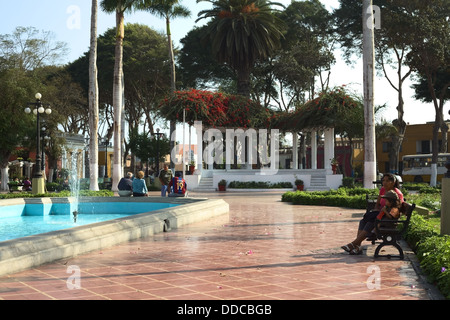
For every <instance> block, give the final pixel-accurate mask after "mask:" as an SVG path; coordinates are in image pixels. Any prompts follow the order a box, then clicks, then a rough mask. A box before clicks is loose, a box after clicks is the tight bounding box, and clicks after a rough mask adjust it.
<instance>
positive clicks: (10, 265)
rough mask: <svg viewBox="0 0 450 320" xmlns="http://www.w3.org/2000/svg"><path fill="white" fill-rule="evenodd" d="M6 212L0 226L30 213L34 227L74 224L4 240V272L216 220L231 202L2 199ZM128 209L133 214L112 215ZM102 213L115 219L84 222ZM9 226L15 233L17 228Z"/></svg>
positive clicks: (0, 246)
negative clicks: (75, 218) (191, 224)
mask: <svg viewBox="0 0 450 320" xmlns="http://www.w3.org/2000/svg"><path fill="white" fill-rule="evenodd" d="M74 203H76V207H74V206H73V204H74ZM67 208H69V211H67ZM74 208H75V210H77V211H78V212H79V214H78V216H77V222H74V221H73V216H72V215H71V214H70V213H71V212H72V213H73V211H75V210H74ZM143 210H144V211H143ZM150 210H152V211H150ZM2 212H3V214H2V215H3V217H2V218H0V228H1V225H2V221H7V220H8V219H19V220H21V219H23V220H25V219H28V218H32V219H31V220H32V221H31V222H30V223H27V227H32V228H34V227H35V226H37V225H38V223H37V221H39V224H40V223H41V222H42V223H44V222H45V224H46V225H47V226H46V227H47V228H48V225H57V226H58V227H60V226H61V225H65V224H68V227H67V228H64V229H61V228H58V230H51V229H45V230H44V233H40V232H41V231H39V232H38V233H35V234H31V235H28V236H21V235H18V236H19V238H15V239H9V240H4V241H0V276H2V275H5V274H9V273H14V272H19V271H22V270H26V269H29V268H32V267H36V266H39V265H42V264H45V263H49V262H53V261H56V260H60V259H69V258H71V257H74V256H76V255H78V254H82V253H86V252H89V251H93V250H99V249H104V248H107V247H110V246H113V245H116V244H119V243H122V242H126V241H131V240H135V239H139V238H143V237H148V236H151V235H153V234H156V233H159V232H164V231H168V230H170V229H175V228H177V227H180V226H182V225H186V224H190V223H194V222H198V221H203V220H207V219H211V218H214V217H216V216H219V215H222V214H227V213H228V212H229V206H228V203H226V202H225V201H223V200H222V199H205V198H169V197H166V198H162V197H139V198H133V197H130V198H123V197H81V198H79V199H72V198H30V199H27V198H25V199H23V198H20V199H7V200H6V199H5V200H0V213H2ZM124 213H125V214H127V215H126V216H122V217H117V216H112V215H116V214H119V215H122V214H124ZM97 215H102V216H105V215H106V216H107V215H109V217H110V218H113V219H112V220H104V221H98V222H97V221H89V222H87V224H84V225H81V224H82V222H83V221H84V219H88V220H89V219H92V218H94V216H97ZM107 217H108V216H107ZM2 219H6V220H2ZM95 219H97V217H96V218H95ZM23 228H25V227H22V228H20V227H19V228H17V229H23ZM8 230H10V231H11V232H12V229H10V228H8ZM8 230H7V231H6V233H8Z"/></svg>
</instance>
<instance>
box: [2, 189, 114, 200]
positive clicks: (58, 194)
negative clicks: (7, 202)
mask: <svg viewBox="0 0 450 320" xmlns="http://www.w3.org/2000/svg"><path fill="white" fill-rule="evenodd" d="M70 196H71V194H70V191H68V190H63V191H61V192H54V193H44V194H33V193H31V192H14V193H3V194H0V199H15V198H43V197H53V198H64V197H70ZM80 196H82V197H113V196H114V192H112V191H111V190H100V191H90V190H80Z"/></svg>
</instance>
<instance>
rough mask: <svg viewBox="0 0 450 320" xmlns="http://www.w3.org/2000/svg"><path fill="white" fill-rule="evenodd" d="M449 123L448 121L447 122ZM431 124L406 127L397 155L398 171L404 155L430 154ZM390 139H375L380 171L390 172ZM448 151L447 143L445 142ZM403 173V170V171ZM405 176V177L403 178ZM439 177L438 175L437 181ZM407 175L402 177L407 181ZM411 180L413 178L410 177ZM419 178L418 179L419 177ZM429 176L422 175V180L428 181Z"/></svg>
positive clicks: (401, 165)
mask: <svg viewBox="0 0 450 320" xmlns="http://www.w3.org/2000/svg"><path fill="white" fill-rule="evenodd" d="M447 125H450V123H447ZM433 126H434V122H427V123H425V124H413V125H408V126H407V127H406V132H405V137H404V139H403V144H402V146H401V149H400V155H399V162H400V163H399V169H400V170H399V171H400V174H402V172H403V168H404V167H403V162H402V158H403V156H405V155H415V154H417V155H419V154H430V153H432V152H433V150H432V141H433ZM390 143H391V142H390V141H389V140H388V139H385V140H378V141H377V166H378V170H379V171H380V172H390V167H389V147H390ZM440 143H441V132H439V144H440ZM447 152H448V144H447ZM403 173H405V172H403ZM405 178H406V179H405ZM440 179H441V177H440V176H438V181H439V180H440ZM409 180H410V179H409V178H408V177H404V181H409ZM411 180H413V178H412V179H411ZM419 180H420V179H419ZM429 180H430V179H429V176H428V177H424V179H423V181H429Z"/></svg>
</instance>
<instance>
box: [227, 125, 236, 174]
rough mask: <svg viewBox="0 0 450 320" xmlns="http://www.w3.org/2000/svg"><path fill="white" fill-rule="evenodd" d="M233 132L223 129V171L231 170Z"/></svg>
mask: <svg viewBox="0 0 450 320" xmlns="http://www.w3.org/2000/svg"><path fill="white" fill-rule="evenodd" d="M233 157H234V130H233V129H225V169H226V170H227V171H228V170H231V163H233V161H234V158H233Z"/></svg>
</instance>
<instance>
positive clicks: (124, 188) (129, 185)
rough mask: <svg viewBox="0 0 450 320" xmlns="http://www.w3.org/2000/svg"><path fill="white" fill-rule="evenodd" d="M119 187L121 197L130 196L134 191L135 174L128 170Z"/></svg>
mask: <svg viewBox="0 0 450 320" xmlns="http://www.w3.org/2000/svg"><path fill="white" fill-rule="evenodd" d="M117 188H118V189H119V195H120V196H121V197H130V196H131V194H132V193H133V174H132V173H131V172H128V173H127V176H126V177H123V178H122V179H120V181H119V184H118V185H117Z"/></svg>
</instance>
